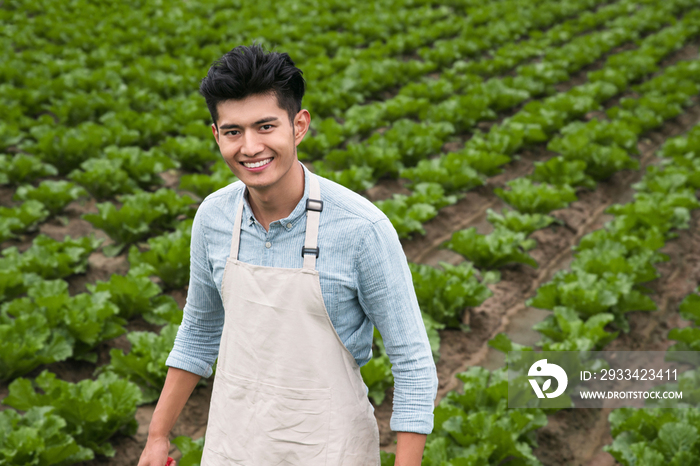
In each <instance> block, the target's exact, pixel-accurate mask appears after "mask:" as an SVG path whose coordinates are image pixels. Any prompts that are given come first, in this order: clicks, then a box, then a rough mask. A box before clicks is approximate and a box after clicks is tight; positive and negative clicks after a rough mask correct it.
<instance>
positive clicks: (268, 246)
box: [265, 241, 272, 249]
mask: <svg viewBox="0 0 700 466" xmlns="http://www.w3.org/2000/svg"><path fill="white" fill-rule="evenodd" d="M265 247H266V248H268V249H269V248H271V247H272V243H271V242H269V241H268V242H267V243H265Z"/></svg>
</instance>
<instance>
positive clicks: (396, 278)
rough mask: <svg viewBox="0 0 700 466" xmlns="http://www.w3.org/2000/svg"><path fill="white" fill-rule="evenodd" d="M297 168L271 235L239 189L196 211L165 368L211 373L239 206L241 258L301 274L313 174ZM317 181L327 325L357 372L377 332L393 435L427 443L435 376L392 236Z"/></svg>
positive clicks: (375, 218)
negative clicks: (290, 200)
mask: <svg viewBox="0 0 700 466" xmlns="http://www.w3.org/2000/svg"><path fill="white" fill-rule="evenodd" d="M300 163H301V162H300ZM302 167H304V196H303V197H302V198H301V200H300V201H299V203H298V204H297V206H296V207H295V208H294V210H293V211H292V213H291V214H290V215H289V216H288V217H287V218H284V219H281V220H276V221H274V222H271V223H270V227H269V228H270V231H269V232H268V231H265V228H264V227H263V226H262V225H261V224H260V223H259V222H258V221H257V220H256V219H255V217H254V216H253V211H252V210H251V208H250V204H249V203H248V200H247V199H245V197H243V192H244V189H245V185H244V184H243V182H242V181H240V180H239V181H236V182H235V183H232V184H230V185H229V186H227V187H225V188H223V189H220V190H218V191H216V192H215V193H213V194H211V195H209V196H207V197H206V198H205V199H204V201H203V202H202V204H201V205H200V206H199V209H198V210H197V213H196V215H195V218H194V223H193V225H192V243H191V251H190V254H191V256H190V263H191V265H190V267H191V271H190V284H189V289H188V291H187V303H186V305H185V309H184V317H183V320H182V324H181V325H180V329H179V330H178V333H177V337H176V339H175V345H174V347H173V350H172V352H171V353H170V355H169V357H168V359H167V361H166V365H168V366H171V367H176V368H179V369H183V370H186V371H189V372H193V373H195V374H198V375H201V376H203V377H209V376H211V374H212V369H211V366H212V365H213V364H214V361H215V360H216V357H217V356H218V352H219V342H220V340H221V332H222V329H223V323H224V308H223V304H222V298H221V282H222V278H223V273H224V267H225V266H226V259H227V257H228V256H229V252H230V249H231V235H232V233H233V222H234V220H235V214H236V209H237V208H238V203H239V202H240V201H241V198H243V200H244V206H243V219H242V222H241V237H240V249H239V258H238V259H239V260H240V261H242V262H246V263H250V264H255V265H261V266H266V267H280V268H301V267H302V266H303V257H302V255H301V248H302V246H303V244H304V237H305V232H306V199H308V197H309V177H310V176H312V173H311V172H310V171H309V170H308V169H307V168H306V167H305V166H304V165H303V164H302ZM318 181H319V186H320V188H321V199H322V200H323V211H322V212H321V215H320V224H319V231H318V248H319V256H318V259H317V260H316V269H317V270H318V271H319V275H320V282H321V292H322V295H323V301H324V302H325V305H326V309H327V310H328V313H329V314H330V319H331V322H332V323H333V326H334V327H335V330H336V332H337V333H338V335H339V336H340V339H341V340H342V341H343V344H344V345H345V347H346V348H347V349H348V350H349V351H350V353H351V354H352V355H353V356H354V357H355V360H356V361H357V364H358V365H359V366H362V365H364V364H366V363H367V362H368V361H369V360H370V359H371V357H372V334H373V329H374V327H373V325H374V326H376V327H377V329H378V330H379V333H381V335H382V338H383V339H384V343H385V347H386V352H387V355H388V356H389V359H390V361H391V363H392V372H393V375H394V406H393V413H392V417H391V424H390V426H391V429H392V430H394V431H397V432H417V433H422V434H428V433H430V432H431V431H432V429H433V406H434V400H435V397H436V394H437V383H438V380H437V372H436V370H435V363H434V361H433V357H432V353H431V350H430V344H429V342H428V336H427V333H426V330H425V325H424V324H423V319H422V317H421V313H420V309H419V307H418V300H417V299H416V293H415V290H414V288H413V280H412V278H411V271H410V270H409V268H408V262H407V260H406V255H405V254H404V252H403V248H402V247H401V243H400V241H399V237H398V235H397V234H396V230H395V229H394V227H393V225H392V224H391V222H390V221H389V219H388V218H387V217H386V215H385V214H384V213H383V212H382V211H381V210H379V209H378V208H377V207H376V206H375V205H374V204H372V203H371V202H370V201H369V200H367V199H365V198H364V197H362V196H360V195H359V194H357V193H355V192H353V191H351V190H349V189H347V188H345V187H344V186H341V185H339V184H337V183H335V182H333V181H330V180H328V179H326V178H322V177H318ZM267 246H269V247H267ZM270 286H274V284H270ZM300 363H302V364H303V361H300Z"/></svg>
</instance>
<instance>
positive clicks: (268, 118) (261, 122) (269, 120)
mask: <svg viewBox="0 0 700 466" xmlns="http://www.w3.org/2000/svg"><path fill="white" fill-rule="evenodd" d="M277 120H279V118H277V117H275V116H269V117H265V118H263V119H262V120H258V121H256V122H255V123H253V124H252V125H251V126H258V125H262V124H263V123H269V122H271V121H277ZM234 128H235V129H242V128H243V127H242V126H241V125H234V124H233V123H227V124H225V125H221V126H219V129H234Z"/></svg>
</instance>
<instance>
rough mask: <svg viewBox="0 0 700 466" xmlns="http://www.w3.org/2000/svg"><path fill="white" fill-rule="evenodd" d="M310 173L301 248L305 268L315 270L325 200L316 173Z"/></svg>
mask: <svg viewBox="0 0 700 466" xmlns="http://www.w3.org/2000/svg"><path fill="white" fill-rule="evenodd" d="M309 175H310V176H309V179H310V180H311V185H310V186H309V198H308V199H307V200H306V238H305V240H304V246H303V247H302V248H301V255H302V256H303V257H304V268H305V269H311V270H313V269H315V268H316V258H317V257H318V253H319V249H318V243H317V242H318V224H319V222H320V214H321V211H322V210H323V201H322V200H321V189H320V187H319V184H318V179H317V178H316V175H315V174H313V173H309Z"/></svg>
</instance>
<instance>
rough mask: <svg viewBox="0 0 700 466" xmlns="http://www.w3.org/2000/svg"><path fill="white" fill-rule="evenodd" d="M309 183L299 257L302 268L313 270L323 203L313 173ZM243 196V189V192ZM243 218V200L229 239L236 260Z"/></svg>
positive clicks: (310, 175) (317, 251)
mask: <svg viewBox="0 0 700 466" xmlns="http://www.w3.org/2000/svg"><path fill="white" fill-rule="evenodd" d="M309 179H310V180H311V183H310V185H309V198H308V199H307V200H306V238H305V239H304V246H303V247H302V248H301V255H302V256H303V257H304V268H305V269H311V270H313V269H315V268H316V258H317V257H318V253H319V249H318V244H317V242H318V225H319V222H320V214H321V211H322V210H323V201H322V200H321V189H320V186H319V184H318V179H317V178H316V175H315V174H313V173H309ZM243 196H245V188H244V190H243ZM242 218H243V198H241V202H240V203H239V204H238V211H237V212H236V220H235V222H234V224H233V235H232V238H231V253H230V256H231V257H232V258H233V259H236V260H238V246H239V244H240V238H241V219H242Z"/></svg>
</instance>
